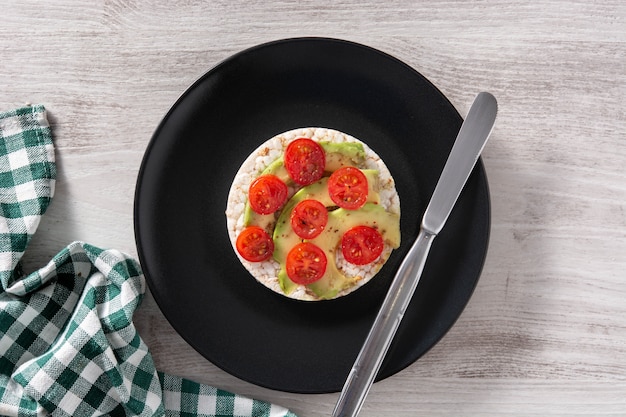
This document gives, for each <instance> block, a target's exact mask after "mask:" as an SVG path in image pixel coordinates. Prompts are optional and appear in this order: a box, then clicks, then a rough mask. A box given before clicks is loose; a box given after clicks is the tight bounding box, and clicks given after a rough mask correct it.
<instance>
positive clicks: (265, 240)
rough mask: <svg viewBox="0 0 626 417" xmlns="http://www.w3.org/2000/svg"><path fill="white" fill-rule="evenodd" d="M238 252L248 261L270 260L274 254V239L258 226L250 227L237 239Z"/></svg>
mask: <svg viewBox="0 0 626 417" xmlns="http://www.w3.org/2000/svg"><path fill="white" fill-rule="evenodd" d="M236 246H237V252H239V254H240V255H241V256H242V257H243V258H244V259H245V260H247V261H250V262H261V261H266V260H268V259H269V258H270V257H271V256H272V253H273V252H274V241H273V240H272V237H271V236H270V235H269V234H268V233H267V232H266V231H265V230H263V229H262V228H260V227H258V226H249V227H246V228H245V229H243V231H242V232H241V233H240V234H239V236H238V237H237V242H236Z"/></svg>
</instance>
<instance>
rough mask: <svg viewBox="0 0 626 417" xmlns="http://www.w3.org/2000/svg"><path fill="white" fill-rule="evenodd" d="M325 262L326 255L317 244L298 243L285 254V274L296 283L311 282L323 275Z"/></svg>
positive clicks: (304, 283) (306, 283)
mask: <svg viewBox="0 0 626 417" xmlns="http://www.w3.org/2000/svg"><path fill="white" fill-rule="evenodd" d="M326 263H327V260H326V255H325V254H324V251H323V250H322V249H320V248H319V247H318V246H316V245H314V244H313V243H310V242H304V243H298V244H297V245H296V246H294V247H293V249H291V250H290V251H289V253H288V254H287V262H286V269H287V276H288V277H289V279H290V280H292V281H293V282H295V283H296V284H300V285H308V284H312V283H314V282H315V281H317V280H319V279H320V278H322V276H324V272H326Z"/></svg>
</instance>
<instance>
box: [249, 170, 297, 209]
mask: <svg viewBox="0 0 626 417" xmlns="http://www.w3.org/2000/svg"><path fill="white" fill-rule="evenodd" d="M287 193H288V191H287V185H286V184H285V183H284V182H282V180H281V179H280V178H278V177H277V176H276V175H271V174H267V175H261V176H260V177H258V178H256V179H255V180H254V181H252V184H250V189H249V190H248V201H250V207H252V210H254V211H255V212H257V213H259V214H271V213H274V212H275V211H276V210H278V209H279V208H281V207H282V206H283V204H285V201H287Z"/></svg>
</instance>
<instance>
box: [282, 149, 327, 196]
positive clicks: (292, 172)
mask: <svg viewBox="0 0 626 417" xmlns="http://www.w3.org/2000/svg"><path fill="white" fill-rule="evenodd" d="M325 166H326V155H325V154H324V149H322V147H321V146H320V144H319V143H317V142H314V141H313V140H311V139H308V138H299V139H296V140H294V141H293V142H291V143H289V145H287V149H285V168H286V169H287V172H288V173H289V176H290V177H291V179H293V180H294V182H296V183H297V184H299V185H309V184H313V183H314V182H315V181H317V180H319V179H320V178H322V175H324V168H325Z"/></svg>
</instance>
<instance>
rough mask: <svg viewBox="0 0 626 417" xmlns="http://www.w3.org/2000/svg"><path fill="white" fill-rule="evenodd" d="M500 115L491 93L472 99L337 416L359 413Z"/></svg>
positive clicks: (341, 397) (341, 398) (350, 376)
mask: <svg viewBox="0 0 626 417" xmlns="http://www.w3.org/2000/svg"><path fill="white" fill-rule="evenodd" d="M497 112H498V104H497V101H496V99H495V97H494V96H493V95H491V94H490V93H487V92H481V93H479V94H478V95H477V96H476V98H475V99H474V102H473V103H472V106H471V107H470V110H469V112H468V114H467V117H466V118H465V121H464V122H463V124H462V125H461V129H460V130H459V133H458V135H457V137H456V140H455V142H454V145H453V146H452V150H451V151H450V155H448V159H447V161H446V164H445V166H444V168H443V171H442V172H441V176H440V177H439V180H438V182H437V185H436V186H435V191H434V192H433V195H432V197H431V199H430V201H429V203H428V206H427V208H426V211H425V212H424V215H423V217H422V221H421V225H420V232H419V234H418V236H417V239H416V240H415V242H414V243H413V245H412V246H411V248H410V249H409V252H408V253H407V255H406V257H405V258H404V260H403V261H402V263H401V264H400V268H398V271H397V272H396V275H395V277H394V279H393V281H392V283H391V286H390V287H389V290H388V292H387V295H386V297H385V300H384V301H383V304H382V306H381V308H380V310H379V312H378V314H377V316H376V319H375V320H374V324H373V325H372V327H371V329H370V331H369V333H368V336H367V338H366V339H365V343H364V344H363V347H362V348H361V351H360V352H359V355H358V356H357V358H356V360H355V362H354V365H353V366H352V369H351V370H350V373H349V374H348V377H347V379H346V382H345V384H344V386H343V389H342V391H341V393H340V395H339V399H338V401H337V404H336V405H335V409H334V410H333V417H355V416H357V415H358V413H359V411H360V410H361V407H362V406H363V402H364V401H365V397H366V396H367V394H368V392H369V390H370V388H371V386H372V384H373V382H374V379H375V377H376V374H377V373H378V371H379V369H380V365H381V364H382V361H383V359H384V357H385V355H386V353H387V350H388V349H389V346H390V345H391V342H392V340H393V337H394V335H395V333H396V331H397V329H398V326H399V325H400V322H401V321H402V317H403V316H404V313H405V311H406V309H407V307H408V305H409V302H410V301H411V298H412V296H413V293H414V292H415V289H416V288H417V284H418V282H419V279H420V276H421V274H422V270H423V269H424V265H425V264H426V258H427V257H428V252H429V251H430V247H431V245H432V242H433V240H434V239H435V237H436V236H437V234H438V233H439V232H440V231H441V229H443V227H444V225H445V223H446V220H447V219H448V216H449V215H450V213H451V212H452V209H453V208H454V205H455V203H456V201H457V199H458V198H459V195H460V194H461V191H462V190H463V187H464V186H465V183H466V182H467V179H468V178H469V176H470V174H471V172H472V170H473V168H474V166H475V165H476V161H477V160H478V157H479V156H480V154H481V152H482V150H483V148H484V146H485V144H486V143H487V139H488V138H489V135H490V134H491V131H492V129H493V125H494V123H495V120H496V115H497Z"/></svg>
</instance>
